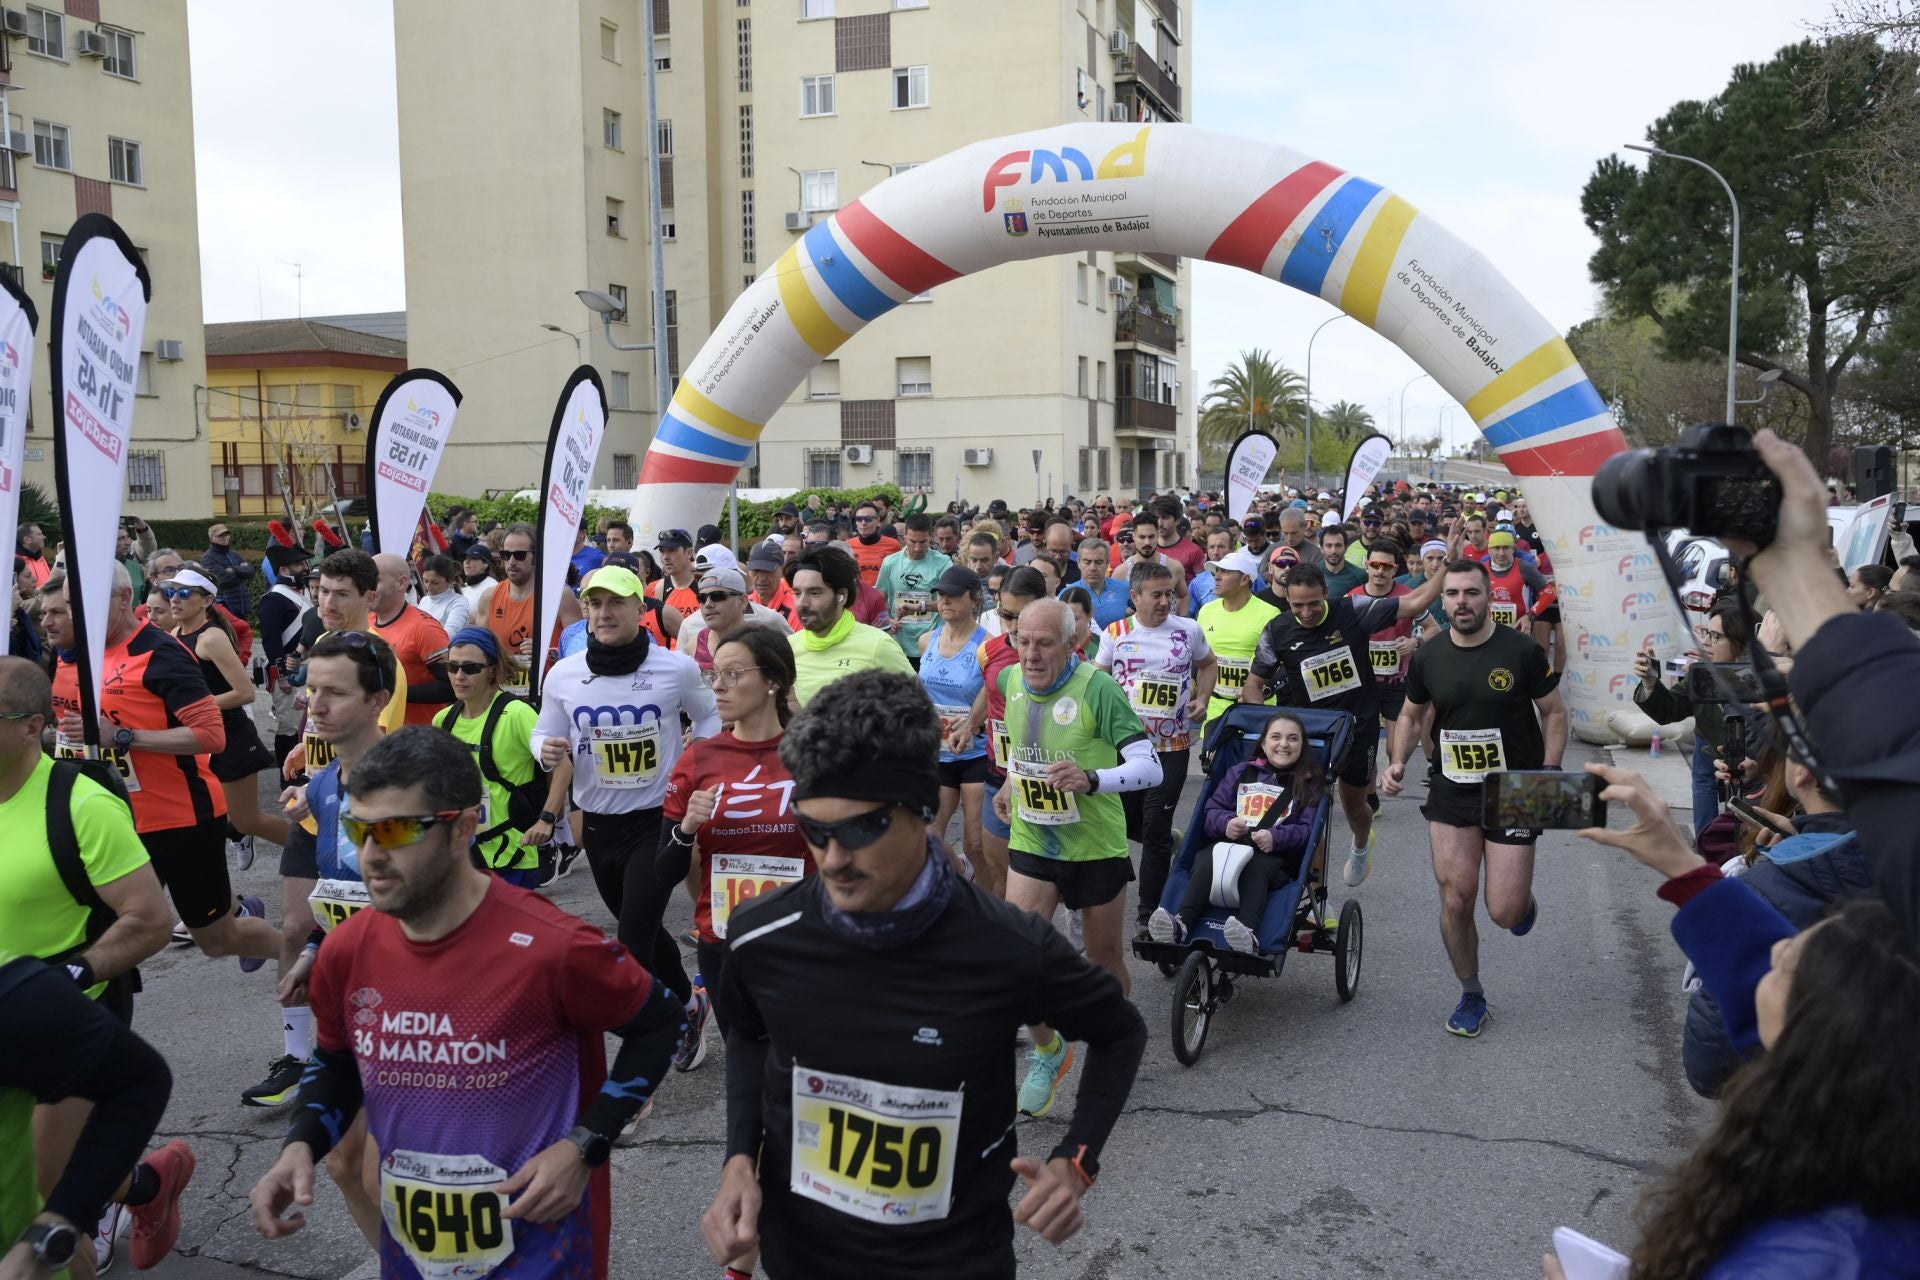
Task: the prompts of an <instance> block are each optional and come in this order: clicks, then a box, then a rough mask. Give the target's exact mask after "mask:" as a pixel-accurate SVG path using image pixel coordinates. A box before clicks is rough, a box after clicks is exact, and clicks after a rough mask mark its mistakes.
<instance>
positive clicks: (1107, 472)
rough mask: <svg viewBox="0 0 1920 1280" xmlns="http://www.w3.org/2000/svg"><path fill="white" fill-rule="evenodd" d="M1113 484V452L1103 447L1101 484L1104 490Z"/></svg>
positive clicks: (1101, 451)
mask: <svg viewBox="0 0 1920 1280" xmlns="http://www.w3.org/2000/svg"><path fill="white" fill-rule="evenodd" d="M1112 484H1113V450H1111V449H1109V448H1106V447H1105V446H1102V447H1101V449H1100V484H1099V487H1100V488H1102V489H1105V488H1107V487H1108V486H1110V485H1112Z"/></svg>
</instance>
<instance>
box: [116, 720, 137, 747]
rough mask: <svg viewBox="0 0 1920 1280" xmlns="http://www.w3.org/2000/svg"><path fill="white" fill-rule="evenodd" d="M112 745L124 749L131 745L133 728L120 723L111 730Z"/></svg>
mask: <svg viewBox="0 0 1920 1280" xmlns="http://www.w3.org/2000/svg"><path fill="white" fill-rule="evenodd" d="M113 745H114V746H116V747H118V748H120V749H121V750H122V751H125V750H126V749H127V748H129V747H131V746H132V745H133V730H131V729H129V728H127V727H126V726H124V725H122V726H121V727H120V728H118V729H115V730H114V731H113Z"/></svg>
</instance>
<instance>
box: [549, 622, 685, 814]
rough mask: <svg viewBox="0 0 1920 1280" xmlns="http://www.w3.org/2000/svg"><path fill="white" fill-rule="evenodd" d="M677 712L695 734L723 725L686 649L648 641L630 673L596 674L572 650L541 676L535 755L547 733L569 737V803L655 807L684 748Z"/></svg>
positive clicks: (610, 808) (594, 809) (592, 808)
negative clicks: (643, 657) (683, 715)
mask: <svg viewBox="0 0 1920 1280" xmlns="http://www.w3.org/2000/svg"><path fill="white" fill-rule="evenodd" d="M682 712H685V713H686V716H687V718H688V719H689V720H691V721H692V722H693V736H694V737H696V738H706V737H711V736H712V735H714V734H716V733H718V732H720V717H719V715H718V714H717V713H716V712H715V711H714V706H713V690H711V689H709V688H707V686H706V682H705V681H703V680H702V679H701V678H700V668H699V667H697V666H695V665H694V661H693V659H692V658H689V657H688V656H687V655H686V654H684V653H676V652H674V651H673V650H671V649H666V648H663V647H661V646H660V645H657V644H652V645H649V646H648V647H647V657H646V661H644V662H642V663H641V664H640V666H639V667H638V668H637V669H636V670H635V671H634V672H633V673H632V674H631V675H624V676H596V675H594V674H593V673H592V672H591V671H589V670H587V655H586V654H584V653H576V654H574V655H573V656H571V657H567V658H562V659H560V661H558V662H556V663H554V664H553V669H552V670H551V671H549V672H547V678H546V679H545V680H544V681H542V682H541V685H540V719H539V720H538V721H537V722H536V723H535V725H534V729H533V754H534V757H535V758H536V759H537V758H539V755H540V748H541V746H542V745H543V744H544V743H545V742H546V740H547V739H548V738H561V739H564V740H566V741H568V742H569V743H571V745H572V750H573V802H574V803H575V804H577V805H579V806H580V808H582V809H584V810H586V811H587V812H588V813H633V812H635V811H637V810H641V809H657V808H659V807H660V804H661V802H662V801H663V800H664V799H665V797H666V794H667V780H668V778H669V777H671V776H672V774H673V767H674V765H675V764H677V763H679V760H680V753H681V752H682V751H683V750H685V746H686V744H685V742H684V741H683V740H682V738H681V733H680V716H681V713H682Z"/></svg>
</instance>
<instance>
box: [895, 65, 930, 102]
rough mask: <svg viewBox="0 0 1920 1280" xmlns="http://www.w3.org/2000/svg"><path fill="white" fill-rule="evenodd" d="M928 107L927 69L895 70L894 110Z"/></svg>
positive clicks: (899, 68)
mask: <svg viewBox="0 0 1920 1280" xmlns="http://www.w3.org/2000/svg"><path fill="white" fill-rule="evenodd" d="M926 105H927V69H926V68H925V67H895V68H894V69H893V109H894V110H895V111H904V110H906V109H907V108H909V107H924V106H926Z"/></svg>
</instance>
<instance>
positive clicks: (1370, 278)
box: [1340, 196, 1420, 329]
mask: <svg viewBox="0 0 1920 1280" xmlns="http://www.w3.org/2000/svg"><path fill="white" fill-rule="evenodd" d="M1419 212H1420V211H1419V210H1418V209H1416V208H1414V207H1413V206H1412V205H1410V204H1408V203H1407V202H1406V201H1405V200H1402V199H1401V198H1400V197H1399V196H1388V197H1387V202H1386V204H1385V205H1383V206H1382V207H1381V209H1380V213H1379V215H1378V216H1377V217H1375V218H1374V220H1373V225H1372V226H1370V227H1368V228H1367V238H1366V239H1365V240H1362V241H1361V242H1360V252H1359V253H1357V254H1355V255H1354V259H1353V266H1352V267H1351V268H1350V269H1349V270H1348V271H1347V283H1346V286H1345V287H1344V288H1342V289H1341V291H1340V309H1341V310H1342V311H1344V312H1346V313H1347V314H1348V315H1350V316H1352V317H1353V318H1354V319H1355V320H1358V321H1359V322H1360V323H1361V324H1364V325H1366V326H1367V327H1368V328H1369V329H1371V328H1373V325H1374V321H1376V320H1377V319H1379V318H1380V298H1381V296H1382V295H1383V294H1385V293H1386V291H1387V272H1389V271H1390V270H1392V269H1393V259H1394V255H1395V254H1397V253H1398V252H1399V251H1400V242H1401V241H1402V240H1405V239H1406V238H1407V228H1408V227H1410V226H1412V225H1413V219H1414V216H1415V215H1416V214H1418V213H1419Z"/></svg>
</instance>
